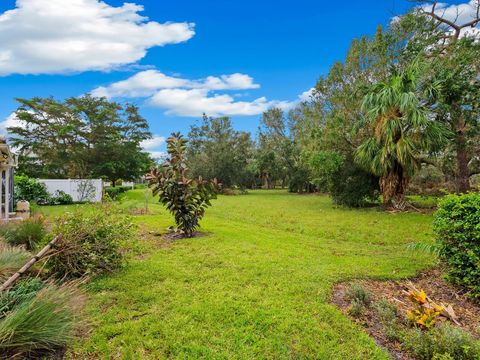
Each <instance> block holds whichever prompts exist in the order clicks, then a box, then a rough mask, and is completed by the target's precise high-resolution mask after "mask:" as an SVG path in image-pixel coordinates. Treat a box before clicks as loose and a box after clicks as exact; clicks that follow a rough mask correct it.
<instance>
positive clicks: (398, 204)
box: [380, 166, 408, 211]
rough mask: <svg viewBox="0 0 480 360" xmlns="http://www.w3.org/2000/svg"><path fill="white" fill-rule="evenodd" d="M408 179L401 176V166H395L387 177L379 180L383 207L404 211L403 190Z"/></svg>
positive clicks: (405, 204)
mask: <svg viewBox="0 0 480 360" xmlns="http://www.w3.org/2000/svg"><path fill="white" fill-rule="evenodd" d="M407 183H408V179H407V178H406V177H405V176H404V175H403V169H402V167H401V166H397V167H396V169H394V170H392V171H391V172H390V173H389V174H388V175H386V176H382V177H381V178H380V190H381V191H382V195H383V206H384V207H385V208H387V209H388V208H389V209H395V210H401V211H403V210H405V208H406V206H407V202H406V200H405V190H406V188H407Z"/></svg>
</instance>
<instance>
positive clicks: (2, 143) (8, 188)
mask: <svg viewBox="0 0 480 360" xmlns="http://www.w3.org/2000/svg"><path fill="white" fill-rule="evenodd" d="M16 166H17V159H16V157H15V155H14V154H13V153H12V152H11V151H10V147H9V146H8V144H7V142H6V140H5V138H3V137H0V221H8V220H9V219H10V214H11V213H12V211H13V172H14V169H15V167H16Z"/></svg>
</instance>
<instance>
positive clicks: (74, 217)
mask: <svg viewBox="0 0 480 360" xmlns="http://www.w3.org/2000/svg"><path fill="white" fill-rule="evenodd" d="M53 233H54V234H62V237H61V239H59V241H58V242H57V243H56V244H55V249H56V251H55V252H54V253H53V255H51V256H50V257H49V260H48V262H47V266H48V268H49V270H50V272H51V273H52V275H54V276H55V277H57V278H81V277H84V276H92V275H98V274H102V273H107V272H112V271H114V270H116V269H118V268H120V267H121V266H122V264H123V261H124V255H123V250H124V247H126V246H127V245H128V244H129V243H131V242H132V241H133V238H134V225H133V224H132V222H131V220H130V218H129V217H128V216H125V215H123V214H122V212H121V210H120V209H117V208H116V207H114V206H113V205H112V204H107V205H98V206H96V207H92V208H91V209H89V210H88V211H85V210H83V211H82V210H77V211H75V212H72V213H66V214H65V215H63V216H62V217H61V218H59V219H58V220H57V222H56V225H55V226H54V229H53Z"/></svg>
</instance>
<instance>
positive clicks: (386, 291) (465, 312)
mask: <svg viewBox="0 0 480 360" xmlns="http://www.w3.org/2000/svg"><path fill="white" fill-rule="evenodd" d="M352 283H353V282H351V283H340V284H337V285H336V286H335V287H334V289H333V295H332V299H331V301H332V303H334V304H335V305H337V306H338V307H339V308H340V309H341V310H342V312H344V313H345V314H346V315H347V316H349V317H350V318H352V320H353V321H355V322H356V323H358V324H360V325H362V326H363V327H364V328H365V331H366V332H367V333H368V334H369V335H370V336H372V337H373V338H374V339H375V341H376V343H377V344H378V345H379V346H381V347H383V348H385V349H387V350H388V351H389V352H390V355H391V357H392V358H393V359H398V360H410V359H413V358H412V357H411V356H410V355H408V354H406V353H405V352H403V351H402V349H401V344H400V343H398V342H392V341H390V340H389V339H387V337H386V336H385V334H384V330H383V325H382V323H381V321H380V319H379V317H378V315H377V313H376V311H375V310H374V309H372V307H370V308H367V309H366V310H365V312H364V313H363V314H362V315H361V316H360V317H358V318H353V317H351V316H350V315H349V313H348V310H349V308H350V302H349V301H348V300H347V299H346V293H347V291H348V289H349V288H350V286H351V285H352ZM355 283H358V284H360V285H362V286H363V287H364V288H365V290H367V291H368V292H369V293H370V294H371V296H372V301H373V302H378V301H380V300H387V301H389V302H391V303H392V304H394V305H395V306H396V307H397V308H398V311H399V314H400V315H401V316H404V314H405V313H406V311H407V310H409V309H411V308H412V303H411V302H410V300H409V299H408V295H407V294H406V293H405V292H408V290H409V288H410V287H409V286H411V285H412V284H413V286H415V287H416V288H417V289H419V290H420V289H423V290H424V291H425V293H426V294H427V295H428V296H429V297H430V298H431V299H432V300H433V301H434V302H435V303H437V304H444V305H451V306H452V308H453V310H454V312H455V315H456V316H457V320H458V322H459V323H460V325H459V326H460V327H461V328H462V329H463V330H465V331H468V332H469V333H470V334H472V335H473V336H475V337H479V336H480V333H479V332H480V304H476V303H473V302H472V301H471V300H470V299H469V298H468V297H467V295H466V293H465V292H464V291H462V290H461V289H459V288H457V287H455V286H452V285H451V284H449V283H447V282H446V281H445V280H444V279H443V275H442V271H441V269H432V270H428V271H424V272H422V273H420V274H419V275H417V276H416V277H415V278H412V279H405V280H401V281H377V280H359V281H355ZM402 320H404V319H402ZM444 321H449V320H448V319H446V318H444V317H440V320H439V322H444Z"/></svg>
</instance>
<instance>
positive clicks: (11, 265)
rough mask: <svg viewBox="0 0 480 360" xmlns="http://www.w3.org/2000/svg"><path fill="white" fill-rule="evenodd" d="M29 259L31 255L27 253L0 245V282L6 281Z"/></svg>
mask: <svg viewBox="0 0 480 360" xmlns="http://www.w3.org/2000/svg"><path fill="white" fill-rule="evenodd" d="M30 258H31V255H30V253H29V252H27V251H25V250H23V249H20V248H16V247H11V246H9V245H4V244H1V243H0V281H1V282H3V281H5V280H7V279H8V278H9V277H10V276H11V275H12V274H13V273H14V272H15V271H17V270H18V269H20V268H21V267H22V266H23V265H24V264H25V263H26V262H27V261H28V260H29V259H30Z"/></svg>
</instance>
